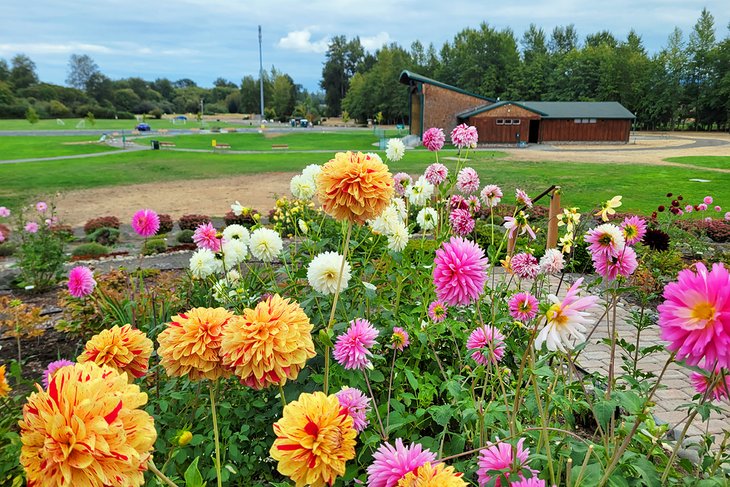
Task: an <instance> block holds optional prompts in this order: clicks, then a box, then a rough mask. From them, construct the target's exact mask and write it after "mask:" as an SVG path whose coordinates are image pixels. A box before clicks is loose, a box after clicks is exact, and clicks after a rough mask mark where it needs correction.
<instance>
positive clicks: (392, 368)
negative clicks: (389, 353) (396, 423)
mask: <svg viewBox="0 0 730 487" xmlns="http://www.w3.org/2000/svg"><path fill="white" fill-rule="evenodd" d="M396 352H397V350H396V349H395V348H393V361H392V362H391V363H390V380H389V381H388V405H387V406H386V408H385V414H386V416H385V428H386V429H387V428H388V426H390V395H391V393H392V392H393V372H394V371H395V354H396Z"/></svg>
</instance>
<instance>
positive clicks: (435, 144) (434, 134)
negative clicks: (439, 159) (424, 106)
mask: <svg viewBox="0 0 730 487" xmlns="http://www.w3.org/2000/svg"><path fill="white" fill-rule="evenodd" d="M445 141H446V136H445V135H444V131H443V130H442V129H440V128H437V127H431V128H430V129H428V130H426V131H425V132H424V133H423V146H424V147H425V148H426V149H428V150H430V151H431V152H437V151H440V150H441V148H442V147H443V146H444V142H445ZM431 184H434V185H435V184H438V183H433V182H432V183H431Z"/></svg>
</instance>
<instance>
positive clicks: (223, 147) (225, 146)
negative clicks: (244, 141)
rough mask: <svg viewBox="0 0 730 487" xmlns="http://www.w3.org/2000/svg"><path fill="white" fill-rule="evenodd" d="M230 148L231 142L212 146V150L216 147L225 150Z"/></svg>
mask: <svg viewBox="0 0 730 487" xmlns="http://www.w3.org/2000/svg"><path fill="white" fill-rule="evenodd" d="M230 148H231V144H216V145H215V146H213V149H214V150H217V149H221V150H225V149H230Z"/></svg>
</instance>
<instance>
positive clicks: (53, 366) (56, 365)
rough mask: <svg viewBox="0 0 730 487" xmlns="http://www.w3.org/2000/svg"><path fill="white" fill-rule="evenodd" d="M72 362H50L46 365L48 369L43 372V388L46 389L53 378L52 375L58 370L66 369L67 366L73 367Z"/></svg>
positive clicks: (62, 360)
mask: <svg viewBox="0 0 730 487" xmlns="http://www.w3.org/2000/svg"><path fill="white" fill-rule="evenodd" d="M73 364H74V362H71V361H70V360H64V359H61V360H56V361H55V362H51V363H50V364H48V367H46V370H44V371H43V388H44V389H48V382H49V381H50V380H51V378H52V377H53V374H55V373H56V371H57V370H58V369H60V368H61V367H66V366H67V365H73Z"/></svg>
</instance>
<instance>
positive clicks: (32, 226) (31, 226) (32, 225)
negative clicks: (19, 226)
mask: <svg viewBox="0 0 730 487" xmlns="http://www.w3.org/2000/svg"><path fill="white" fill-rule="evenodd" d="M24 228H25V231H26V232H28V233H38V224H37V223H36V222H28V223H26V224H25V227H24Z"/></svg>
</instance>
